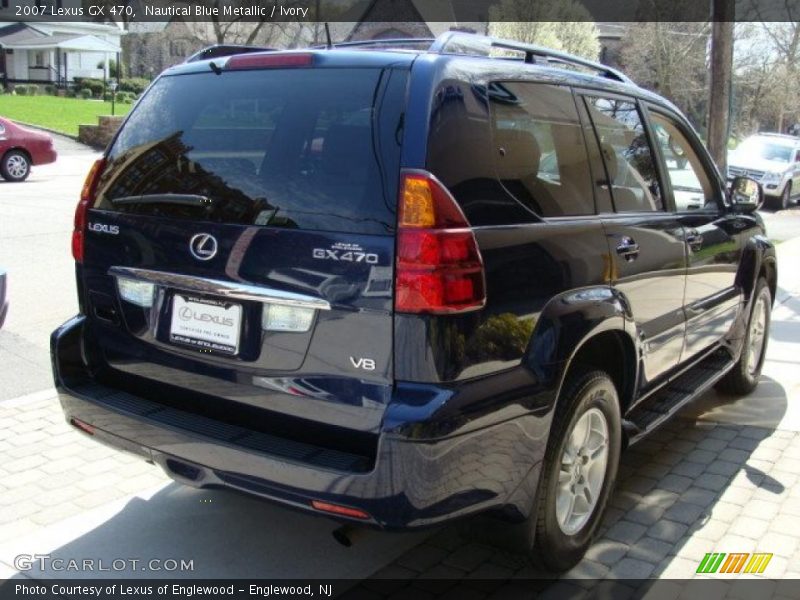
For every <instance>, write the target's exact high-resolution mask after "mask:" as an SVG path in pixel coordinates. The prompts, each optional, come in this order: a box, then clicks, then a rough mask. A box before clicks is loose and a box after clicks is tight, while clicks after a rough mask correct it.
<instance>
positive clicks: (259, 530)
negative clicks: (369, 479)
mask: <svg viewBox="0 0 800 600" xmlns="http://www.w3.org/2000/svg"><path fill="white" fill-rule="evenodd" d="M58 146H59V150H60V152H61V159H60V161H59V163H57V164H56V165H55V166H51V167H42V168H40V169H36V170H35V172H34V174H33V175H32V177H31V180H30V181H29V182H27V183H25V184H21V185H19V184H18V185H12V184H3V183H0V262H2V263H3V264H4V265H5V266H6V267H7V268H8V269H9V272H10V278H11V279H10V286H11V287H10V290H11V301H12V307H11V313H10V315H9V320H8V323H7V328H6V329H4V330H3V331H2V332H0V579H1V578H3V577H4V576H10V575H12V574H13V573H14V572H15V569H14V568H13V566H14V557H15V556H17V555H19V554H21V553H51V554H52V555H53V556H54V557H63V558H105V559H107V560H108V559H111V558H124V559H140V560H141V559H150V558H160V559H167V558H175V559H189V560H193V561H194V570H193V571H189V572H184V573H176V575H181V576H187V577H192V576H194V577H199V576H205V577H214V576H228V577H231V576H232V577H237V576H239V577H255V576H261V577H296V576H297V577H299V576H308V575H314V576H318V577H331V576H338V577H354V578H356V577H358V578H360V577H366V576H368V575H370V574H372V573H376V576H377V577H400V578H415V583H414V584H413V585H414V586H415V587H414V589H413V590H410V591H409V592H408V593H409V595H410V596H413V597H414V598H427V597H430V596H435V595H438V594H439V593H441V592H445V591H449V592H451V593H454V594H455V596H453V597H475V598H479V597H483V596H486V595H488V594H491V593H494V592H496V591H497V590H498V589H499V588H506V589H512V590H513V589H517V591H519V584H515V583H514V582H513V579H514V578H529V577H535V576H537V573H536V572H534V571H532V570H531V568H530V567H529V566H527V565H526V563H525V561H524V560H523V558H522V557H520V556H518V555H513V554H509V553H507V552H503V551H501V550H499V549H498V548H497V547H495V546H492V545H487V544H485V543H478V542H475V541H470V540H465V539H463V538H461V537H460V536H459V535H458V534H457V533H456V532H454V531H453V530H451V529H445V530H442V531H438V532H431V533H429V534H419V535H394V534H382V533H375V532H372V533H369V534H367V535H366V537H365V539H364V540H363V541H361V542H360V543H358V544H357V545H356V546H355V547H354V548H352V549H349V550H347V549H344V548H341V547H340V546H337V545H336V544H335V543H334V542H333V541H332V539H331V536H330V532H331V530H332V529H333V527H334V526H333V525H332V524H331V523H330V522H328V521H325V520H321V519H315V518H311V517H308V516H305V515H300V514H296V513H293V512H290V511H288V510H285V509H282V508H276V507H273V506H271V505H268V504H265V503H263V502H260V501H257V500H254V499H251V498H248V497H244V496H240V495H237V494H233V493H228V492H223V491H198V490H192V489H188V488H183V487H180V486H177V485H176V484H173V483H170V482H169V480H168V479H167V478H166V477H165V476H164V475H162V474H161V473H160V472H159V471H158V470H157V469H156V468H155V467H151V466H149V465H147V464H145V463H142V462H140V461H138V460H136V459H133V458H130V457H127V456H123V455H120V454H118V453H115V452H113V451H110V450H106V449H104V448H102V447H100V446H98V445H97V444H95V443H93V442H91V441H90V440H86V439H84V438H83V437H82V436H81V435H80V434H79V433H77V432H75V431H74V430H71V429H70V428H69V427H68V426H67V425H66V424H64V422H63V419H62V417H61V413H60V411H59V408H58V406H57V402H56V401H55V400H54V398H53V397H52V393H51V392H50V391H48V390H49V388H50V387H51V385H52V383H51V379H50V371H49V363H48V348H47V344H48V340H47V336H48V335H49V332H50V331H51V330H52V329H53V328H54V327H55V326H57V325H58V324H59V323H61V322H62V321H63V320H65V319H66V318H68V317H69V316H71V315H72V314H74V312H75V311H76V304H75V293H74V282H73V279H72V275H71V273H72V260H71V257H70V253H69V238H70V231H71V226H72V225H71V218H72V211H73V207H74V205H75V202H76V200H77V197H78V193H79V190H80V186H81V183H82V180H83V176H84V173H85V172H86V170H87V169H88V165H89V163H90V162H91V160H92V158H93V157H94V156H95V155H94V153H93V152H91V151H87V150H85V149H84V148H82V147H81V146H78V145H77V144H74V143H72V142H69V141H66V140H59V141H58ZM784 217H789V218H792V219H793V218H794V215H783V214H769V215H768V216H767V219H768V220H769V222H770V223H771V224H770V228H771V229H772V230H775V229H776V228H778V227H780V225H777V226H776V225H774V224H775V223H779V222H780V221H781V220H782V219H783V218H784ZM787 237H791V236H787ZM778 252H779V260H780V270H781V281H780V284H781V289H780V291H779V294H778V300H779V305H778V306H777V307H776V309H775V311H774V313H773V331H772V337H771V341H770V348H769V355H768V361H767V363H766V366H765V371H764V373H765V377H764V381H763V382H762V384H761V386H760V387H759V389H758V392H757V393H756V394H754V395H753V396H750V397H748V398H746V399H734V398H725V397H721V396H718V395H716V394H714V393H711V394H708V395H706V396H705V397H704V398H702V399H700V400H699V401H698V402H696V403H695V404H694V405H693V406H692V407H690V408H689V409H687V410H685V411H684V412H683V414H682V420H679V421H676V422H674V423H672V424H671V425H670V426H668V427H666V428H664V429H663V430H661V431H660V432H658V433H657V435H656V436H655V437H653V438H652V439H650V440H648V441H646V442H645V443H643V444H642V445H640V446H639V447H637V448H636V449H635V450H634V451H631V452H629V453H627V454H626V456H625V458H624V462H623V465H622V468H621V481H620V485H619V489H618V490H617V492H616V493H615V495H614V499H613V501H612V508H611V510H610V511H609V514H608V518H607V519H606V522H605V524H604V528H603V532H602V535H601V537H600V539H599V540H598V542H597V543H596V544H595V545H594V546H593V548H592V549H591V551H590V552H589V555H588V556H587V558H586V560H585V561H583V562H582V563H581V565H579V567H577V568H576V569H575V570H574V571H573V572H572V573H571V575H572V576H574V577H576V578H580V577H583V578H620V577H623V578H624V577H644V576H655V575H659V576H662V577H676V578H682V577H688V576H691V575H692V574H693V571H694V569H695V568H696V565H697V561H698V560H699V559H700V558H702V556H703V554H704V553H706V552H715V551H722V552H726V551H738V552H742V551H744V552H748V551H752V550H763V551H766V552H772V553H774V554H775V557H774V558H773V561H772V562H771V563H770V567H769V570H768V571H766V572H765V576H773V577H778V576H782V575H785V576H789V575H791V576H793V577H800V550H798V548H799V547H800V484H798V477H800V433H798V432H800V414H798V411H799V409H800V404H798V402H797V399H798V397H800V368H798V366H800V358H798V356H797V352H796V347H797V342H798V341H800V270H798V269H795V268H793V267H794V265H795V264H796V263H797V261H798V260H800V240H794V241H786V242H784V243H782V244H780V245H779V246H778ZM199 524H200V525H201V526H199ZM120 574H127V575H130V576H139V575H142V574H147V573H146V572H145V573H142V572H139V571H136V570H134V569H133V568H132V567H129V568H128V569H127V570H126V571H125V572H123V573H116V575H120ZM45 575H49V576H53V575H56V573H55V572H53V571H48V572H46V573H45ZM59 575H69V576H79V575H81V574H80V573H59ZM83 575H85V574H83ZM106 575H115V573H107V574H106ZM425 577H428V578H430V577H439V578H449V579H450V580H451V583H452V585H445V586H442V584H437V585H438V587H431V586H430V585H428V586H426V585H425V583H424V580H423V579H424V578H425ZM475 577H478V578H489V579H494V580H495V583H494V584H492V586H485V585H484V586H483V587H478V588H476V587H474V586H471V585H470V583H469V580H470V579H471V578H475ZM585 583H586V582H584V584H585ZM525 585H528V584H527V583H526V584H525ZM515 586H517V587H516V588H515ZM449 588H453V589H452V590H451V589H449ZM554 589H555V590H558V591H562V592H563V591H571V592H578V593H580V592H581V591H582V589H583V587H582V586H581V583H580V581H576V580H572V581H568V582H567V581H565V582H563V584H562V585H561V587H558V588H554ZM394 591H396V590H394V588H391V586H390V587H387V585H386V584H385V582H382V581H378V580H373V581H369V582H367V583H365V584H363V592H364V593H365V595H366V596H367V597H383V596H386V595H389V594H391V593H393V592H394ZM554 593H555V592H554Z"/></svg>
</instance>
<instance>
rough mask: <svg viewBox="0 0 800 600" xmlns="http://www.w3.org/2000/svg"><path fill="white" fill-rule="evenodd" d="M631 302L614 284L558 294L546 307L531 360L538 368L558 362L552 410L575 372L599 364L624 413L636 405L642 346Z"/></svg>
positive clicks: (530, 351) (554, 380) (533, 342)
mask: <svg viewBox="0 0 800 600" xmlns="http://www.w3.org/2000/svg"><path fill="white" fill-rule="evenodd" d="M636 339H637V338H636V335H635V324H634V322H633V318H632V315H631V312H630V304H629V303H628V301H627V299H626V298H625V297H624V295H623V294H621V293H620V292H619V290H616V289H614V288H612V287H610V286H598V287H594V288H584V289H581V290H577V291H573V292H569V293H567V294H563V295H559V296H557V297H555V298H553V299H552V300H550V302H549V303H548V304H547V306H546V307H545V309H544V310H543V311H542V315H541V317H540V320H539V323H538V326H537V328H536V331H535V332H534V337H533V340H532V342H531V345H530V347H529V353H528V357H527V361H528V362H529V364H530V365H531V366H532V367H533V368H534V370H536V369H537V368H538V369H543V368H544V367H545V366H557V368H556V369H554V370H553V371H551V374H552V376H553V391H554V393H553V408H555V406H556V405H557V403H558V402H559V400H560V396H561V391H562V388H563V386H564V384H565V382H566V379H567V377H569V375H570V373H571V372H572V370H574V369H575V368H578V367H584V368H597V369H601V370H603V371H605V372H606V373H608V374H609V376H610V377H611V379H612V381H613V382H614V385H615V387H616V388H617V392H618V394H619V399H620V410H621V412H622V413H624V412H625V410H626V409H627V408H628V407H630V406H631V405H632V403H633V400H634V397H635V393H636V382H637V381H638V374H639V359H638V357H639V354H640V352H639V348H638V345H637V343H636Z"/></svg>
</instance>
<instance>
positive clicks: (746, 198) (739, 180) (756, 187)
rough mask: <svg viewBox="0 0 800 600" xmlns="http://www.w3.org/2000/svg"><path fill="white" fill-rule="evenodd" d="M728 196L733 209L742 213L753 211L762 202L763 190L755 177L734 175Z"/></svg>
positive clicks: (759, 206)
mask: <svg viewBox="0 0 800 600" xmlns="http://www.w3.org/2000/svg"><path fill="white" fill-rule="evenodd" d="M729 198H730V201H731V205H732V206H733V208H734V210H736V211H738V212H743V213H751V212H755V211H756V210H758V209H759V208H761V205H762V204H763V203H764V191H763V190H762V189H761V184H759V183H758V182H757V181H756V180H755V179H751V178H750V177H734V178H733V181H732V182H731V187H730V191H729Z"/></svg>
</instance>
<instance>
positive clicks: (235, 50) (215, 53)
mask: <svg viewBox="0 0 800 600" xmlns="http://www.w3.org/2000/svg"><path fill="white" fill-rule="evenodd" d="M274 50H275V48H265V47H263V46H241V45H238V44H214V45H213V46H208V47H206V48H203V49H202V50H199V51H197V52H195V53H194V54H192V55H191V56H190V57H189V58H187V59H186V60H185V61H183V62H185V63H191V62H197V61H198V60H208V59H210V58H221V57H223V56H231V55H233V54H248V53H250V52H270V51H274Z"/></svg>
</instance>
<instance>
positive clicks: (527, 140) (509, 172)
mask: <svg viewBox="0 0 800 600" xmlns="http://www.w3.org/2000/svg"><path fill="white" fill-rule="evenodd" d="M494 85H495V87H502V89H503V90H504V91H505V93H504V94H503V95H499V94H490V95H489V99H490V101H491V119H492V137H493V139H492V143H493V145H494V152H493V155H494V160H495V171H496V173H497V177H498V178H499V179H500V181H501V182H502V184H503V186H504V187H505V188H506V190H508V192H509V193H511V194H512V195H513V196H514V197H515V198H516V199H517V200H518V201H520V202H521V203H523V204H524V205H525V206H527V207H528V208H530V209H531V210H532V211H534V212H535V213H537V214H538V215H540V216H543V217H561V216H577V215H591V214H594V212H595V208H594V198H593V196H592V185H591V181H592V178H591V172H590V169H589V159H588V156H587V153H586V143H585V140H584V137H583V130H582V128H581V123H580V119H579V118H578V111H577V109H576V107H575V100H574V98H573V96H572V91H571V90H570V89H569V88H566V87H562V86H555V85H547V84H541V83H528V82H502V83H495V84H494Z"/></svg>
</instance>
